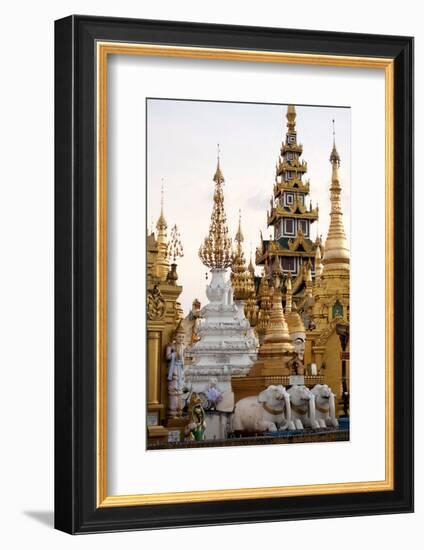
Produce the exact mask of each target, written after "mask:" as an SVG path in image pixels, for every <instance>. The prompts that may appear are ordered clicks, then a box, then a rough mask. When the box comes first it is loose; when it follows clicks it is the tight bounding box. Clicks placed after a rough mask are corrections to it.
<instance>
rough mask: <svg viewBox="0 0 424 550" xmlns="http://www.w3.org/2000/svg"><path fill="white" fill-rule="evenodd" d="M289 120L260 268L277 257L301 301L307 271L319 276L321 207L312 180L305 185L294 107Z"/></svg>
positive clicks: (260, 251) (258, 256) (260, 250)
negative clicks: (315, 227) (316, 234)
mask: <svg viewBox="0 0 424 550" xmlns="http://www.w3.org/2000/svg"><path fill="white" fill-rule="evenodd" d="M286 118H287V133H286V137H285V140H284V142H283V143H282V145H281V150H280V155H279V157H278V159H277V165H276V174H275V184H274V189H273V196H272V198H271V201H270V209H269V211H268V213H267V223H268V227H272V230H273V235H271V236H270V239H269V240H265V239H263V238H262V236H261V242H260V245H259V248H258V249H257V251H256V265H264V266H265V265H266V264H268V266H272V265H273V260H274V258H275V257H277V258H278V261H279V263H280V266H281V269H282V272H283V274H284V275H288V274H290V275H291V276H292V277H293V285H292V288H293V300H294V301H297V300H298V299H299V298H300V297H303V295H304V292H303V289H304V287H305V282H306V278H307V274H306V270H307V269H309V270H310V271H311V275H312V276H314V275H315V256H316V248H317V246H319V242H318V241H316V242H314V241H312V240H311V232H312V230H311V227H312V224H313V223H314V222H315V221H317V220H318V205H317V206H316V207H315V208H313V207H312V203H311V201H310V198H309V190H310V184H309V180H307V181H304V177H305V174H306V172H307V163H306V162H305V161H304V160H302V159H301V156H302V153H303V147H302V144H300V143H298V140H297V131H296V109H295V107H294V105H289V106H288V108H287V114H286ZM274 265H275V264H274Z"/></svg>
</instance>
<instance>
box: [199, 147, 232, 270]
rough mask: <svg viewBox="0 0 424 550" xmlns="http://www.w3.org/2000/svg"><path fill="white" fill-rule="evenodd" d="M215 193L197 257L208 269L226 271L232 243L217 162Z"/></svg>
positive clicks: (229, 263) (229, 260) (230, 260)
mask: <svg viewBox="0 0 424 550" xmlns="http://www.w3.org/2000/svg"><path fill="white" fill-rule="evenodd" d="M213 181H214V182H215V192H214V196H213V203H214V204H213V209H212V215H211V223H210V226H209V234H208V235H207V236H206V237H205V239H204V241H203V244H202V245H201V246H200V248H199V257H200V259H201V260H202V262H203V264H204V265H205V266H206V267H209V269H226V268H227V267H230V266H231V264H232V263H233V252H232V241H231V238H230V237H229V236H228V227H227V217H226V215H225V209H224V190H223V183H224V181H225V180H224V175H223V173H222V170H221V166H220V161H219V147H218V162H217V167H216V171H215V175H214V177H213Z"/></svg>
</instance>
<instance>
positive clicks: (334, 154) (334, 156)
mask: <svg viewBox="0 0 424 550" xmlns="http://www.w3.org/2000/svg"><path fill="white" fill-rule="evenodd" d="M330 162H332V163H337V164H340V156H339V153H338V152H337V149H336V127H335V121H334V118H333V150H332V151H331V155H330Z"/></svg>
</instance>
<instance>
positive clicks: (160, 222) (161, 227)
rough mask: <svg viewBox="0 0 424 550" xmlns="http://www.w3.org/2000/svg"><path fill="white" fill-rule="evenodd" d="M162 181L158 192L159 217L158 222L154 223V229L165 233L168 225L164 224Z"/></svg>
mask: <svg viewBox="0 0 424 550" xmlns="http://www.w3.org/2000/svg"><path fill="white" fill-rule="evenodd" d="M163 197H164V192H163V179H162V184H161V190H160V216H159V218H158V221H157V222H156V229H157V230H158V231H166V229H167V227H168V224H167V223H166V220H165V216H164V214H163Z"/></svg>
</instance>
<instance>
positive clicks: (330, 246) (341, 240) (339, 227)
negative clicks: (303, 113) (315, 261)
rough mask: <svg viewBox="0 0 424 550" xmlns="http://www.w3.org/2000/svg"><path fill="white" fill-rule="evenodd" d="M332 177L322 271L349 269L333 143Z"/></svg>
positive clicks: (331, 158)
mask: <svg viewBox="0 0 424 550" xmlns="http://www.w3.org/2000/svg"><path fill="white" fill-rule="evenodd" d="M330 162H331V164H332V175H331V185H330V202H331V210H330V227H329V228H328V234H327V240H326V241H325V247H324V258H323V264H324V271H331V270H333V271H334V270H337V269H344V270H346V269H349V261H350V260H349V256H350V255H349V247H348V244H347V239H346V234H345V230H344V226H343V210H342V203H341V192H342V188H341V185H340V177H339V166H340V157H339V154H338V153H337V149H336V145H335V143H334V146H333V151H332V153H331V156H330Z"/></svg>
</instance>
